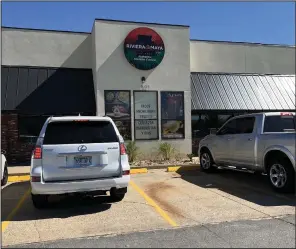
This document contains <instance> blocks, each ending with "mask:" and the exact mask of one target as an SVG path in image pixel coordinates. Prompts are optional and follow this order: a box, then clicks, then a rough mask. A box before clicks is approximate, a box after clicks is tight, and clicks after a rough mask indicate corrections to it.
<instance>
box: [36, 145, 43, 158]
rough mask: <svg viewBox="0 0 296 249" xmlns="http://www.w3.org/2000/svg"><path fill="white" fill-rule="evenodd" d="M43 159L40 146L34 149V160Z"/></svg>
mask: <svg viewBox="0 0 296 249" xmlns="http://www.w3.org/2000/svg"><path fill="white" fill-rule="evenodd" d="M41 158H42V149H41V147H40V146H36V148H35V149H34V159H41Z"/></svg>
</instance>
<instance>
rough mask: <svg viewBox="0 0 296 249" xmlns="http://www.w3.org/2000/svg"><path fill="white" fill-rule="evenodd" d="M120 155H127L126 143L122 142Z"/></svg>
mask: <svg viewBox="0 0 296 249" xmlns="http://www.w3.org/2000/svg"><path fill="white" fill-rule="evenodd" d="M120 155H126V150H125V146H124V143H120Z"/></svg>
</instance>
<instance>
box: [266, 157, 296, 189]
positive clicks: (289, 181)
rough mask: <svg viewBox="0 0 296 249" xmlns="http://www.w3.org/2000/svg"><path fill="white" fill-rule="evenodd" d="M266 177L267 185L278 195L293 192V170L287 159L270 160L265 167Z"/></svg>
mask: <svg viewBox="0 0 296 249" xmlns="http://www.w3.org/2000/svg"><path fill="white" fill-rule="evenodd" d="M267 175H268V180H269V183H270V184H271V187H272V188H273V189H274V190H275V191H277V192H280V193H293V192H295V170H294V168H293V166H292V164H291V162H290V160H289V159H288V158H277V159H272V160H270V161H269V162H268V165H267ZM276 183H277V184H278V186H276Z"/></svg>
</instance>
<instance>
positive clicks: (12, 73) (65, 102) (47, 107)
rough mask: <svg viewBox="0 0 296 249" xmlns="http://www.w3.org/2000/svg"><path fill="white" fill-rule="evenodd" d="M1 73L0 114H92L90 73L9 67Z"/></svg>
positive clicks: (93, 100)
mask: <svg viewBox="0 0 296 249" xmlns="http://www.w3.org/2000/svg"><path fill="white" fill-rule="evenodd" d="M1 69H2V71H1V79H2V82H1V109H2V111H17V112H18V113H25V114H68V115H69V114H71V113H94V114H95V113H96V102H95V93H94V84H93V75H92V70H91V69H70V68H58V69H54V68H43V67H42V68H41V67H12V66H2V68H1Z"/></svg>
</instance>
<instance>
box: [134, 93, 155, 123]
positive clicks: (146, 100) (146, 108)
mask: <svg viewBox="0 0 296 249" xmlns="http://www.w3.org/2000/svg"><path fill="white" fill-rule="evenodd" d="M134 101H135V104H134V109H135V119H157V112H158V110H157V92H148V91H144V92H134Z"/></svg>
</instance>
